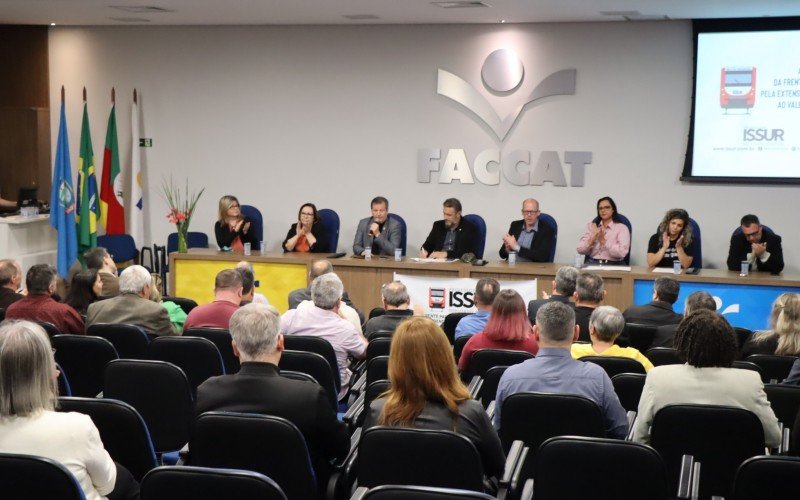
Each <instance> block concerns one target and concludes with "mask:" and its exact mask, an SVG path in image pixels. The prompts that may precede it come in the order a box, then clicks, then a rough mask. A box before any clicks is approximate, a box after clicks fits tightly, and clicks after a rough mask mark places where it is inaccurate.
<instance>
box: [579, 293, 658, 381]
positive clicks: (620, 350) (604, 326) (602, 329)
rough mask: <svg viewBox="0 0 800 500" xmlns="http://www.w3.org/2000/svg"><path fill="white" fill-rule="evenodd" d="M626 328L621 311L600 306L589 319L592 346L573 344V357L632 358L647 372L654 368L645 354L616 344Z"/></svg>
mask: <svg viewBox="0 0 800 500" xmlns="http://www.w3.org/2000/svg"><path fill="white" fill-rule="evenodd" d="M623 328H625V319H624V318H623V317H622V313H621V312H619V309H617V308H616V307H611V306H600V307H598V308H597V309H595V310H594V312H593V313H592V315H591V317H590V318H589V337H590V338H591V339H592V343H591V344H572V348H571V349H570V352H571V353H572V357H573V358H575V359H580V358H582V357H584V356H617V357H622V358H632V359H635V360H636V361H638V362H639V363H641V364H642V366H643V367H644V370H645V371H650V369H651V368H653V363H651V362H650V360H649V359H647V358H646V357H645V356H644V354H642V353H641V352H639V350H638V349H634V348H633V347H620V346H618V345H616V344H615V343H614V341H615V340H617V337H619V335H620V334H621V333H622V329H623Z"/></svg>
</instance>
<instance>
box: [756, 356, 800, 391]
mask: <svg viewBox="0 0 800 500" xmlns="http://www.w3.org/2000/svg"><path fill="white" fill-rule="evenodd" d="M796 359H797V356H778V355H775V354H751V355H750V356H747V359H745V361H748V362H750V363H753V364H755V365H756V366H758V367H759V368H761V381H762V382H764V383H765V384H768V383H778V382H781V381H782V380H783V379H785V378H786V377H788V376H789V372H790V371H791V370H792V365H793V364H794V362H795V360H796Z"/></svg>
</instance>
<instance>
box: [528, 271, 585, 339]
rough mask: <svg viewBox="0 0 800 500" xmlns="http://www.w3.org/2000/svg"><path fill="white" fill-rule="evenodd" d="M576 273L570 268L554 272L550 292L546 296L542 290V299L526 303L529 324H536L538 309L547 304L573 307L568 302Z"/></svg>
mask: <svg viewBox="0 0 800 500" xmlns="http://www.w3.org/2000/svg"><path fill="white" fill-rule="evenodd" d="M578 274H580V271H578V270H577V269H576V268H574V267H572V266H561V267H559V268H558V271H556V279H554V280H553V282H552V283H553V288H552V292H551V293H550V294H549V295H548V294H547V292H545V291H544V290H542V298H541V299H536V300H532V301H530V302H528V320H530V322H531V324H532V325H534V324H536V313H537V312H538V311H539V308H540V307H542V306H543V305H545V304H547V303H548V302H561V303H563V304H567V305H568V306H570V307H573V308H574V307H575V304H574V303H573V302H570V299H572V296H573V294H574V293H575V282H576V281H577V280H578Z"/></svg>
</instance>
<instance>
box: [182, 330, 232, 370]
mask: <svg viewBox="0 0 800 500" xmlns="http://www.w3.org/2000/svg"><path fill="white" fill-rule="evenodd" d="M183 334H184V335H188V336H190V337H202V338H204V339H207V340H210V341H211V342H213V343H214V345H215V346H217V350H218V351H219V353H220V355H222V362H223V364H224V365H225V373H227V374H228V375H231V374H233V373H238V372H239V368H240V366H241V365H240V363H239V358H237V357H236V355H235V354H233V344H232V342H233V337H231V332H229V331H228V330H222V329H220V328H187V329H186V330H184V331H183Z"/></svg>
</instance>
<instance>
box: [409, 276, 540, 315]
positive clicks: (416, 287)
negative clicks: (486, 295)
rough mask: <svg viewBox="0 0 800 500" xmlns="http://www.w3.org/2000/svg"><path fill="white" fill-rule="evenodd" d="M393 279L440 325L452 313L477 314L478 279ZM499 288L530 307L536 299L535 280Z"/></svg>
mask: <svg viewBox="0 0 800 500" xmlns="http://www.w3.org/2000/svg"><path fill="white" fill-rule="evenodd" d="M394 279H395V280H397V281H402V282H403V284H404V285H405V286H406V289H408V294H409V296H411V304H412V305H418V304H419V305H421V306H422V309H423V310H424V311H425V316H427V317H429V318H430V319H432V320H433V321H435V322H437V323H440V324H441V322H442V321H444V318H445V316H447V315H448V314H450V313H457V312H465V313H474V312H476V311H477V309H476V308H475V302H474V298H473V296H474V295H475V286H476V285H477V284H478V280H477V279H475V278H440V277H435V276H407V275H404V274H397V273H395V275H394ZM500 288H501V289H503V290H505V289H507V288H508V289H511V290H516V291H517V292H518V293H519V294H520V295H521V296H522V300H524V301H525V304H527V303H528V302H529V301H531V300H533V299H535V298H536V280H535V279H534V280H527V281H500Z"/></svg>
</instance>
